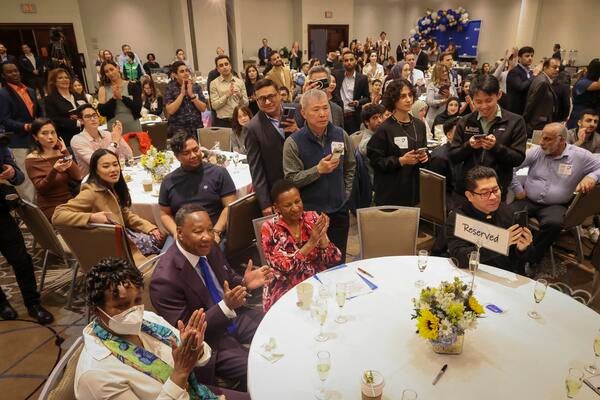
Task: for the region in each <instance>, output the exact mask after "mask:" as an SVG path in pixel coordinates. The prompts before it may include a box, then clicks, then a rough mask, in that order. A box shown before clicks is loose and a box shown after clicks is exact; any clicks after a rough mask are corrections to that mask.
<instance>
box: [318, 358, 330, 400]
mask: <svg viewBox="0 0 600 400" xmlns="http://www.w3.org/2000/svg"><path fill="white" fill-rule="evenodd" d="M330 370H331V355H330V354H329V352H328V351H319V352H318V353H317V373H318V374H319V380H321V387H320V388H319V391H318V392H317V393H316V394H315V397H316V398H317V399H319V400H327V399H328V398H329V395H328V393H327V391H325V381H326V380H327V377H329V371H330Z"/></svg>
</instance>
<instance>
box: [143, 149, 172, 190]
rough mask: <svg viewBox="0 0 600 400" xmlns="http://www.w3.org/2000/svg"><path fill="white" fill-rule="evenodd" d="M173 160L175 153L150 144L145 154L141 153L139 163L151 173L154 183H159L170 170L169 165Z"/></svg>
mask: <svg viewBox="0 0 600 400" xmlns="http://www.w3.org/2000/svg"><path fill="white" fill-rule="evenodd" d="M174 160H175V155H174V154H173V152H172V151H170V150H167V151H158V150H156V147H154V146H151V147H150V149H149V150H148V151H147V152H146V154H143V155H142V158H141V162H140V163H141V164H142V167H144V169H145V170H146V171H148V172H149V173H150V175H152V180H153V181H154V183H160V182H162V180H163V179H164V177H165V176H166V175H167V174H168V173H169V172H171V165H172V164H173V161H174Z"/></svg>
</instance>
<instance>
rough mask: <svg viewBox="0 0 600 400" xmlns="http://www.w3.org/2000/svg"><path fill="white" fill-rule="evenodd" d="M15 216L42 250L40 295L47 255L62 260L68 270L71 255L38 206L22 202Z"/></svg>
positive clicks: (44, 276) (25, 201) (44, 277)
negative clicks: (17, 216)
mask: <svg viewBox="0 0 600 400" xmlns="http://www.w3.org/2000/svg"><path fill="white" fill-rule="evenodd" d="M17 214H18V215H19V217H21V220H22V221H23V222H24V223H25V225H27V229H29V232H30V233H31V235H32V236H33V238H34V239H35V241H36V242H37V244H39V246H40V247H41V248H42V249H43V250H44V261H43V263H42V276H41V277H40V283H39V291H40V293H41V292H42V290H43V289H44V281H45V279H46V271H47V267H48V266H47V262H48V254H50V253H52V254H54V255H55V256H57V257H60V258H62V259H63V261H64V263H65V265H66V266H67V267H69V268H71V264H70V262H69V261H71V260H73V254H72V253H71V249H69V247H68V246H67V244H66V243H65V242H64V241H63V240H61V238H60V237H59V236H58V235H57V234H56V231H55V230H54V227H53V226H52V224H51V223H50V221H48V218H46V216H45V215H44V213H43V212H42V210H40V208H39V207H38V206H36V205H35V204H33V203H30V202H28V201H27V200H23V204H22V206H21V207H18V208H17ZM32 250H33V249H32Z"/></svg>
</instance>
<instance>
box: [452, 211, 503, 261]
mask: <svg viewBox="0 0 600 400" xmlns="http://www.w3.org/2000/svg"><path fill="white" fill-rule="evenodd" d="M454 236H456V237H459V238H461V239H464V240H466V241H467V242H471V243H473V244H475V245H478V246H481V247H483V248H485V249H488V250H491V251H494V252H496V253H500V254H504V255H505V256H507V255H508V247H509V246H508V241H509V238H510V235H509V233H508V230H506V229H503V228H499V227H497V226H494V225H491V224H487V223H485V222H482V221H478V220H476V219H473V218H469V217H465V216H464V215H462V214H456V223H455V225H454Z"/></svg>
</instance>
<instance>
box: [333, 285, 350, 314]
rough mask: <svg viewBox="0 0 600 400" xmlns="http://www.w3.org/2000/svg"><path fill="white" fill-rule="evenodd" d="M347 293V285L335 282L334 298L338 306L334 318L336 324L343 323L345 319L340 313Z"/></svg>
mask: <svg viewBox="0 0 600 400" xmlns="http://www.w3.org/2000/svg"><path fill="white" fill-rule="evenodd" d="M347 295H348V286H347V284H346V283H336V285H335V300H336V301H337V305H338V307H339V308H340V314H339V315H338V316H337V318H336V319H335V322H337V323H338V324H343V323H345V322H346V321H347V319H346V317H344V316H343V315H342V312H343V310H344V304H346V296H347Z"/></svg>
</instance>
